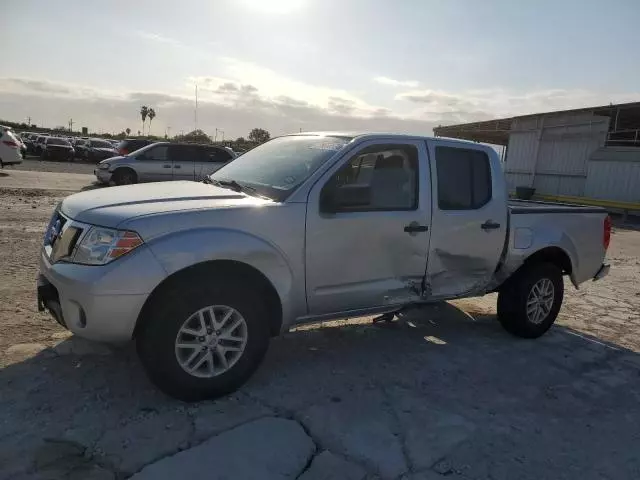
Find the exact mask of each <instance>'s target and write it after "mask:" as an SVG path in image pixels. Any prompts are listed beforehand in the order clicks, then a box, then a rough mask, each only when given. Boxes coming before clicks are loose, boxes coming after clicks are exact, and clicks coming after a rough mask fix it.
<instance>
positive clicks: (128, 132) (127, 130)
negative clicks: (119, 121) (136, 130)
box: [125, 127, 131, 137]
mask: <svg viewBox="0 0 640 480" xmlns="http://www.w3.org/2000/svg"><path fill="white" fill-rule="evenodd" d="M125 132H127V137H128V136H129V134H130V133H131V129H130V128H129V127H127V129H126V130H125Z"/></svg>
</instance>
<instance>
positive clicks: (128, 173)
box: [113, 168, 138, 185]
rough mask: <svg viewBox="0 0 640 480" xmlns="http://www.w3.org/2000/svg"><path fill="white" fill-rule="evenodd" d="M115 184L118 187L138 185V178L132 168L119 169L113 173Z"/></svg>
mask: <svg viewBox="0 0 640 480" xmlns="http://www.w3.org/2000/svg"><path fill="white" fill-rule="evenodd" d="M113 182H114V183H115V184H116V185H133V184H134V183H138V176H137V175H136V172H134V171H133V170H131V169H130V168H119V169H118V170H116V171H115V172H113Z"/></svg>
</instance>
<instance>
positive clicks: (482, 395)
mask: <svg viewBox="0 0 640 480" xmlns="http://www.w3.org/2000/svg"><path fill="white" fill-rule="evenodd" d="M74 342H76V339H74V338H70V339H68V340H65V341H63V342H62V343H61V344H60V345H58V346H57V347H56V349H46V350H43V351H42V352H40V353H38V354H37V355H35V356H33V357H31V358H28V359H26V360H24V361H22V362H19V363H14V364H11V365H9V366H7V367H5V368H4V369H3V370H1V371H0V425H1V426H2V432H0V452H3V453H0V465H1V464H2V463H3V459H8V458H9V456H11V457H10V458H11V459H12V460H11V461H12V462H14V463H15V462H23V461H24V462H32V461H33V455H34V452H35V450H36V449H37V448H39V445H41V443H42V441H43V439H44V438H72V439H74V441H77V442H80V443H82V444H83V445H85V446H86V447H87V448H93V447H94V446H95V445H96V444H98V443H99V442H100V439H101V438H102V437H103V436H104V434H105V431H108V430H109V429H118V428H121V427H122V426H123V425H126V424H128V423H130V422H138V421H140V419H141V418H142V419H147V418H156V419H157V421H158V422H166V421H168V420H166V418H169V417H170V418H171V419H172V420H171V421H172V422H174V423H175V416H176V415H178V416H182V417H180V418H184V421H185V422H189V421H190V420H189V417H190V418H191V419H193V417H198V415H200V414H201V412H203V411H204V410H203V409H207V408H210V406H211V405H212V404H216V405H219V406H220V408H221V409H222V411H224V409H225V408H226V405H229V404H231V403H233V404H234V405H236V404H237V403H240V404H246V405H260V406H261V408H268V409H273V411H275V412H277V413H280V414H286V415H287V416H293V417H298V416H299V417H302V416H303V415H304V412H305V411H306V410H307V409H308V408H309V407H311V406H313V405H328V406H329V407H328V408H334V407H332V405H334V406H335V408H341V407H340V405H342V404H347V403H350V402H354V401H356V400H357V401H358V402H362V404H363V405H368V404H369V402H371V403H370V404H369V405H370V407H371V408H380V409H381V412H382V410H383V409H384V408H388V407H389V402H391V404H392V405H393V404H394V403H395V402H396V401H398V402H399V401H401V399H402V398H404V397H410V398H417V399H420V402H424V404H425V405H429V406H430V407H433V408H436V409H438V408H439V409H445V410H448V411H451V410H452V409H453V410H455V411H456V412H458V413H460V414H462V415H464V416H465V418H469V419H471V420H472V421H473V422H475V423H476V424H485V423H491V424H492V425H494V426H495V425H496V424H502V423H505V424H508V425H510V424H512V423H514V422H516V423H517V422H519V421H520V420H519V419H520V418H521V417H522V416H523V415H524V416H531V415H534V416H537V418H541V419H543V420H544V421H545V422H546V421H547V420H548V419H562V418H563V416H565V415H567V414H568V413H570V415H571V416H572V417H574V418H575V417H580V416H582V415H584V416H585V417H586V416H589V417H590V418H592V422H595V423H597V422H598V420H597V418H598V415H599V414H601V413H602V414H603V415H604V414H605V413H606V414H607V415H610V417H609V419H608V420H607V421H608V422H613V423H612V425H613V424H623V423H624V422H625V421H626V420H624V418H630V417H629V416H630V415H633V416H634V418H637V415H638V413H639V407H638V399H639V398H640V386H639V385H638V382H637V379H638V375H639V372H640V359H639V357H638V355H637V354H636V353H635V352H632V351H629V350H626V349H623V348H620V347H618V346H615V345H611V344H608V343H606V342H602V341H600V340H598V339H596V338H592V337H589V336H586V335H583V334H580V333H578V332H575V331H573V330H571V329H568V328H564V327H562V326H556V327H554V328H553V329H552V330H551V331H550V332H549V333H548V334H547V335H545V336H544V337H543V338H541V339H538V340H537V341H531V340H522V339H518V338H514V337H512V336H510V335H508V334H507V333H505V332H504V331H503V330H502V329H501V327H500V326H499V324H498V323H497V321H496V319H495V316H494V315H487V314H476V313H473V312H465V311H463V310H461V309H460V308H457V307H456V306H454V305H452V304H449V303H442V304H436V305H433V306H429V307H425V308H422V309H420V310H415V311H412V312H409V313H407V314H404V315H401V317H400V318H399V320H397V321H395V322H393V323H390V324H386V323H381V324H373V323H371V321H370V320H367V319H350V320H346V321H340V322H326V323H322V324H316V325H310V326H305V327H301V328H298V329H297V330H295V331H292V332H289V333H287V334H285V335H283V336H281V337H278V338H276V339H274V340H273V341H272V344H271V347H270V350H269V353H268V355H267V357H266V359H265V362H264V364H263V365H262V366H261V368H260V369H259V370H258V372H257V373H256V374H255V375H254V376H253V377H252V379H251V380H250V381H249V382H248V384H246V385H245V386H244V387H243V388H242V389H241V390H240V392H238V393H237V394H234V395H232V396H230V397H227V398H225V399H220V400H218V401H216V402H203V403H201V404H198V405H193V406H189V407H188V409H187V408H186V406H185V404H182V403H181V402H178V401H175V400H172V399H170V398H168V397H166V396H164V395H163V394H162V393H160V392H159V391H158V390H157V389H156V388H155V387H154V386H152V385H151V384H150V383H149V381H148V380H147V378H146V376H145V375H144V372H143V371H142V369H141V367H140V364H139V363H138V361H137V359H136V356H135V352H134V349H133V347H132V346H128V347H125V348H122V349H107V350H105V348H104V347H103V346H100V347H99V348H97V349H96V350H92V349H91V348H90V347H88V348H85V347H81V348H78V346H77V343H74ZM380 398H383V400H380ZM385 402H386V403H385ZM383 404H384V405H387V406H386V407H383V406H382V405H383ZM378 406H379V407H378ZM234 408H235V407H234ZM616 412H617V413H616ZM611 415H613V417H619V418H612V417H611ZM625 415H626V417H625ZM491 428H493V426H492V427H491ZM578 440H579V439H578ZM636 447H638V442H636V443H635V447H634V448H636ZM628 448H631V445H630V446H629V447H628ZM7 461H8V460H7ZM19 466H20V465H18V467H19ZM16 468H17V467H16ZM18 471H19V470H18Z"/></svg>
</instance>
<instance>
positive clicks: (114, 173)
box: [94, 142, 235, 185]
mask: <svg viewBox="0 0 640 480" xmlns="http://www.w3.org/2000/svg"><path fill="white" fill-rule="evenodd" d="M234 158H235V156H234V154H233V151H232V150H231V149H229V148H225V147H217V146H213V145H198V144H194V143H168V142H158V143H154V144H151V145H147V146H146V147H143V148H141V149H140V150H136V151H135V152H133V153H132V154H130V155H126V156H124V157H113V158H109V159H107V160H104V161H102V162H100V163H99V164H98V166H97V168H96V169H95V170H94V173H95V175H96V178H97V179H98V181H99V182H101V183H106V184H109V183H112V182H113V183H114V184H116V185H128V184H132V183H141V182H163V181H167V180H196V181H198V180H202V179H203V178H204V177H205V176H207V175H211V174H212V173H213V172H215V171H216V170H218V169H219V168H220V167H222V166H223V165H224V164H226V163H227V162H229V161H231V160H233V159H234Z"/></svg>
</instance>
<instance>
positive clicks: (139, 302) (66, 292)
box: [37, 246, 166, 343]
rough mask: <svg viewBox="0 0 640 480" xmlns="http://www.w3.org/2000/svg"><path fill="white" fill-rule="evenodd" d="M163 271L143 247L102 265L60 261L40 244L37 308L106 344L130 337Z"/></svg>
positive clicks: (78, 333)
mask: <svg viewBox="0 0 640 480" xmlns="http://www.w3.org/2000/svg"><path fill="white" fill-rule="evenodd" d="M165 277H166V273H165V272H164V270H163V269H162V268H161V267H160V265H159V264H158V262H157V261H156V259H155V257H154V256H153V255H152V254H151V252H150V251H149V249H148V248H147V247H146V246H141V247H139V248H138V249H136V250H135V251H133V252H131V253H130V254H128V255H125V256H124V257H122V258H119V259H117V260H115V261H113V262H112V263H110V264H107V265H103V266H91V265H78V264H72V263H64V262H58V263H54V264H52V263H51V262H50V261H49V258H48V257H47V255H46V252H45V250H44V249H43V250H42V251H41V254H40V274H39V276H38V283H37V297H38V309H39V310H40V311H43V310H48V311H49V312H50V313H51V315H52V316H53V317H54V318H55V320H56V321H57V322H58V323H59V324H60V325H62V326H64V327H65V328H67V329H68V330H70V331H72V332H73V333H75V334H76V335H79V336H81V337H85V338H88V339H90V340H96V341H101V342H109V343H124V342H127V341H129V340H130V339H131V338H132V336H133V331H134V328H135V325H136V322H137V320H138V315H139V314H140V311H141V310H142V307H143V305H144V303H145V301H146V300H147V298H148V296H149V294H150V293H151V291H152V290H153V288H154V287H155V285H158V284H159V283H160V282H161V281H162V280H163V279H164V278H165Z"/></svg>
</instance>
